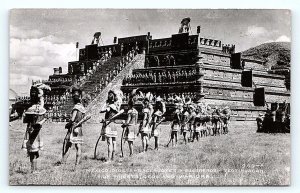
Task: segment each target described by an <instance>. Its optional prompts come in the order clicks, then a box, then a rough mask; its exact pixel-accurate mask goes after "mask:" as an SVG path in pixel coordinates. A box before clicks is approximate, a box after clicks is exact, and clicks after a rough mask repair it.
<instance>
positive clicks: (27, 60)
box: [9, 9, 291, 96]
mask: <svg viewBox="0 0 300 193" xmlns="http://www.w3.org/2000/svg"><path fill="white" fill-rule="evenodd" d="M185 17H190V18H191V23H190V25H191V28H192V31H191V33H193V34H196V27H197V26H198V25H200V26H201V36H202V37H206V38H214V39H218V40H221V41H222V43H224V44H235V45H236V51H243V50H246V49H248V48H251V47H253V46H257V45H260V44H262V43H266V42H274V41H277V42H290V41H291V13H290V11H288V10H278V9H277V10H272V9H269V10H255V9H252V10H241V9H240V10H237V9H232V10H231V9H180V10H178V9H146V10H145V9H144V10H141V9H140V10H138V9H13V10H11V12H10V26H9V29H10V78H9V79H10V80H9V81H10V88H12V89H13V90H15V91H16V92H17V93H18V94H19V95H21V96H22V95H28V93H29V87H30V84H31V80H38V79H47V78H48V76H49V75H51V74H53V68H54V67H59V66H61V67H62V68H63V73H66V72H67V65H68V62H69V61H75V60H76V46H75V44H76V42H79V48H83V47H85V45H87V44H90V43H91V41H92V38H93V35H94V33H95V32H97V31H100V32H101V33H102V40H103V43H104V44H105V45H108V44H112V43H113V37H115V36H116V37H119V38H121V37H128V36H134V35H143V34H147V32H150V33H151V35H152V38H153V39H156V38H163V37H170V36H171V34H175V33H177V32H178V28H179V26H180V21H181V20H182V18H185Z"/></svg>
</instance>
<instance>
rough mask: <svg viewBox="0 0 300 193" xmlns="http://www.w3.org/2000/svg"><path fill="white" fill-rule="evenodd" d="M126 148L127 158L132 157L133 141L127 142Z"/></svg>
mask: <svg viewBox="0 0 300 193" xmlns="http://www.w3.org/2000/svg"><path fill="white" fill-rule="evenodd" d="M128 147H129V156H132V154H133V141H128Z"/></svg>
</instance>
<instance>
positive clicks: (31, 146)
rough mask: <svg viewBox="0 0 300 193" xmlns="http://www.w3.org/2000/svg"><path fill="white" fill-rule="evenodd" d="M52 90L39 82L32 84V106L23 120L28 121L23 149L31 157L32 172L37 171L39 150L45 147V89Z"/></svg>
mask: <svg viewBox="0 0 300 193" xmlns="http://www.w3.org/2000/svg"><path fill="white" fill-rule="evenodd" d="M43 90H51V89H50V87H49V86H48V85H45V84H43V83H40V82H37V83H34V84H33V85H32V86H31V89H30V102H31V107H29V108H28V109H27V111H26V112H25V117H24V120H23V122H24V123H27V128H26V132H25V137H24V141H23V146H22V149H26V150H27V154H28V156H29V159H30V164H31V172H36V171H37V159H38V158H39V150H42V149H43V141H42V138H41V131H40V130H41V129H42V124H43V123H44V122H45V121H46V118H45V113H46V109H45V108H44V91H43Z"/></svg>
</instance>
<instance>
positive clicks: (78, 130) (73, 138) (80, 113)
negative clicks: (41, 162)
mask: <svg viewBox="0 0 300 193" xmlns="http://www.w3.org/2000/svg"><path fill="white" fill-rule="evenodd" d="M80 98H81V90H79V89H73V102H74V107H73V109H72V112H71V120H70V121H69V123H67V124H66V126H65V128H66V129H68V133H67V135H66V138H65V140H66V141H65V147H64V150H63V156H62V162H63V163H65V162H66V159H67V158H68V156H69V153H70V152H69V149H70V148H71V147H72V144H74V145H75V148H76V161H75V166H77V165H78V164H79V161H80V159H81V151H82V144H83V132H82V125H81V124H80V125H78V126H77V127H74V125H75V124H77V123H78V122H79V121H81V120H82V119H83V118H84V117H85V113H86V110H85V108H84V106H83V104H82V103H81V99H80Z"/></svg>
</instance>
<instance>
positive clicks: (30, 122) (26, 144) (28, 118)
mask: <svg viewBox="0 0 300 193" xmlns="http://www.w3.org/2000/svg"><path fill="white" fill-rule="evenodd" d="M45 113H46V109H44V108H43V107H42V106H40V105H32V106H31V107H30V108H29V109H28V110H27V111H26V112H25V117H24V120H23V122H24V123H27V128H26V133H25V138H24V141H23V147H22V149H26V150H27V153H28V156H29V155H30V154H31V153H32V154H35V155H36V158H38V157H39V150H42V149H43V141H42V138H41V131H40V130H41V129H42V125H41V124H39V122H40V121H42V120H43V119H44V116H45Z"/></svg>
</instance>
